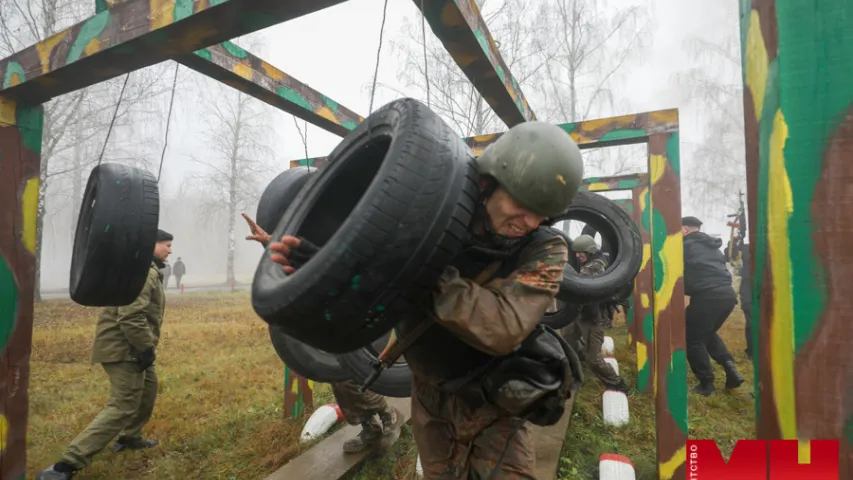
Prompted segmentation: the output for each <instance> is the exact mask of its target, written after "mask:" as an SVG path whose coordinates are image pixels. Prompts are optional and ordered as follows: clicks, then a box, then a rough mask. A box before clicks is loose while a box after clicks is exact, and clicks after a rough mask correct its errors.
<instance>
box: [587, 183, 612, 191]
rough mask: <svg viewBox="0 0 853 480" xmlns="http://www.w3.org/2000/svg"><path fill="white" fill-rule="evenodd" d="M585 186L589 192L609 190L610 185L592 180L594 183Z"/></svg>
mask: <svg viewBox="0 0 853 480" xmlns="http://www.w3.org/2000/svg"><path fill="white" fill-rule="evenodd" d="M586 188H587V190H589V191H590V192H600V191H602V190H610V185H608V184H606V183H604V182H594V183H590V184H589V186H588V187H586Z"/></svg>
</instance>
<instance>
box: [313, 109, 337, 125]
mask: <svg viewBox="0 0 853 480" xmlns="http://www.w3.org/2000/svg"><path fill="white" fill-rule="evenodd" d="M314 113H316V114H317V115H319V116H321V117H323V118H325V119H326V120H329V121H330V122H335V123H336V124H338V125H340V124H341V122H340V120H338V118H337V117H336V116H335V112H333V111H332V109H331V108H329V107H320V109H319V110H317V111H316V112H314Z"/></svg>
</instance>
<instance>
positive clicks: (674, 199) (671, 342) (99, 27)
mask: <svg viewBox="0 0 853 480" xmlns="http://www.w3.org/2000/svg"><path fill="white" fill-rule="evenodd" d="M343 1H345V0H314V1H312V2H306V1H301V0H228V1H216V2H214V1H208V0H157V1H150V0H95V2H94V3H95V5H94V15H93V16H91V17H89V18H87V19H86V20H84V21H82V22H80V23H78V24H76V25H73V26H71V27H69V28H67V29H65V30H63V31H60V32H58V33H56V34H54V35H52V36H51V37H49V38H47V39H44V40H43V41H41V42H38V43H37V44H35V45H32V46H30V47H27V48H25V49H23V50H21V51H19V52H16V53H14V54H13V55H11V56H10V57H8V58H5V59H2V60H0V82H2V83H1V84H0V213H2V215H0V480H5V479H18V478H20V477H21V476H22V475H23V474H24V472H25V464H26V429H27V410H28V384H29V358H30V350H31V343H32V320H33V297H34V284H35V271H34V269H35V251H36V238H37V235H36V225H37V204H38V198H39V188H40V186H39V178H40V177H39V173H40V154H41V144H42V129H43V107H42V105H41V104H42V103H44V102H46V101H48V100H50V99H51V98H54V97H56V96H59V95H63V94H66V93H69V92H72V91H74V90H78V89H81V88H85V87H87V86H90V85H93V84H96V83H99V82H102V81H105V80H109V79H111V78H114V77H117V76H119V75H123V74H126V73H129V72H133V71H135V70H138V69H141V68H144V67H147V66H150V65H154V64H157V63H160V62H163V61H167V60H175V61H177V62H179V63H181V64H183V65H185V66H187V67H189V68H192V69H194V70H196V71H198V72H200V73H203V74H205V75H208V76H210V77H212V78H215V79H217V80H219V81H221V82H223V83H225V84H227V85H230V86H232V87H234V88H236V89H238V90H240V91H241V92H244V93H246V94H247V95H250V96H253V97H255V98H257V99H259V100H261V101H264V102H266V103H268V104H270V105H272V106H274V107H276V108H279V109H281V110H283V111H285V112H288V113H291V114H293V115H295V116H298V117H300V118H302V119H304V120H306V121H308V122H310V123H312V124H314V125H316V126H318V127H320V128H323V129H326V130H328V131H330V132H332V133H335V134H338V135H341V136H343V135H345V134H346V133H347V132H349V131H351V130H352V129H353V128H355V126H356V125H358V123H359V122H361V121H362V120H363V117H361V116H360V115H357V114H355V113H354V112H353V111H352V110H349V109H347V108H345V107H343V106H342V105H340V104H339V103H338V102H335V101H334V100H332V99H331V98H330V97H328V96H326V95H323V94H322V93H320V92H317V91H316V90H313V89H311V88H310V87H308V86H307V85H305V84H303V83H301V82H299V81H298V80H297V79H295V78H294V77H292V76H290V75H288V74H286V73H285V72H282V71H281V70H279V69H277V68H275V67H274V66H272V65H270V64H269V63H268V62H265V61H264V60H262V59H260V58H258V57H257V56H254V55H252V54H251V53H250V52H247V51H246V50H244V49H243V48H241V47H239V46H237V45H235V44H233V43H231V42H229V41H228V40H229V39H231V38H235V37H239V36H242V35H246V34H249V33H252V32H255V31H259V30H262V29H264V28H267V27H269V26H272V25H275V24H277V23H281V22H285V21H288V20H291V19H294V18H298V17H301V16H304V15H307V14H310V13H312V12H315V11H318V10H321V9H324V8H328V7H332V6H334V5H337V4H340V3H343ZM414 4H415V5H416V6H417V8H418V9H420V10H421V11H422V13H423V14H424V16H425V18H426V21H427V23H428V24H429V26H430V28H431V30H432V31H433V33H434V34H435V35H436V37H437V38H438V39H439V40H440V41H441V42H442V44H443V45H444V46H445V48H447V50H448V52H449V53H450V55H451V57H452V58H453V59H454V61H455V62H456V63H457V64H458V65H459V66H460V68H461V69H462V71H463V72H464V73H465V75H466V76H467V77H468V79H469V80H470V81H471V82H472V84H473V85H474V86H475V87H476V89H477V90H478V92H479V93H480V95H481V96H482V97H483V98H484V99H485V100H486V102H488V103H489V105H490V106H491V107H492V108H493V110H494V111H495V112H496V113H497V115H498V116H499V117H500V118H501V119H502V120H503V121H504V123H505V124H506V125H507V126H509V127H512V126H514V125H516V124H518V123H521V122H524V121H530V120H535V119H536V116H535V114H534V112H533V111H532V110H531V108H530V106H529V104H528V102H527V100H526V99H525V97H524V95H523V93H522V92H521V89H520V87H519V85H518V82H517V81H516V80H515V79H514V77H513V76H512V73H511V72H510V70H509V68H507V66H506V63H505V62H504V60H503V59H502V57H501V54H500V52H499V51H498V48H497V44H496V42H495V41H494V39H493V38H492V36H491V34H490V32H489V30H488V27H487V26H486V24H485V21H484V20H483V18H482V16H481V15H480V12H479V10H478V8H477V5H476V3H475V2H474V1H467V2H465V1H462V2H459V1H451V0H415V1H414ZM561 127H562V128H563V129H564V130H565V131H566V132H567V133H568V134H569V135H571V136H572V137H573V138H574V139H575V141H576V142H577V143H578V144H579V145H580V146H581V148H590V147H592V146H596V147H600V146H614V145H626V144H635V143H646V144H647V145H648V176H649V185H648V186H647V187H645V189H644V190H643V193H642V194H641V195H640V200H639V201H640V204H641V205H642V206H643V208H647V209H648V212H649V214H648V216H647V218H646V217H643V219H644V221H645V222H646V223H644V225H647V229H648V232H649V250H648V256H646V255H645V254H644V265H646V266H645V267H644V269H646V268H648V269H650V271H652V272H654V275H653V276H652V277H649V278H650V279H653V280H650V281H653V285H652V289H651V290H649V292H653V294H651V293H649V295H648V296H649V299H648V307H647V308H648V310H647V315H646V316H645V317H643V320H642V324H643V326H644V328H643V332H649V331H651V332H652V335H650V337H653V338H649V340H652V341H654V348H653V349H652V350H650V351H649V350H648V347H647V351H646V356H647V360H646V361H647V362H648V365H649V368H651V366H652V365H666V366H667V368H666V369H664V370H662V371H661V369H657V370H658V371H657V372H656V373H655V374H654V375H650V377H649V378H650V381H651V382H652V383H653V384H654V392H655V401H656V410H657V433H658V435H657V438H658V453H657V455H658V462H659V471H660V476H661V478H677V479H683V478H685V466H684V462H685V439H686V435H687V391H686V381H685V380H686V363H685V355H684V304H683V287H682V278H681V277H682V265H683V261H682V246H681V233H680V226H681V224H680V216H681V204H680V201H679V199H680V182H679V172H680V162H679V142H678V138H679V136H678V113H677V111H676V110H665V111H658V112H649V113H644V114H638V115H626V116H622V117H615V118H607V119H600V120H589V121H584V122H578V123H571V124H563V125H561ZM499 135H500V134H492V135H481V136H477V137H472V138H469V139H466V142H467V143H468V145H469V146H470V147H471V148H472V150H473V151H474V152H475V154H479V153H480V152H481V151H482V149H483V148H485V146H487V145H488V144H490V143H491V142H493V141H494V140H495V139H496V138H497V137H498V136H499ZM646 258H648V259H647V260H646ZM641 303H642V305H646V304H645V301H643V302H641ZM649 325H651V326H649ZM638 345H639V343H638ZM649 371H650V372H651V370H649ZM294 382H295V384H296V385H297V387H298V386H299V384H300V381H299V379H294ZM294 382H290V381H288V383H290V386H288V385H286V387H287V388H285V392H291V391H292V390H291V388H290V387H291V386H292V385H293V383H294ZM305 385H306V386H307V388H310V384H305ZM298 391H299V388H297V392H298ZM300 396H301V395H300ZM303 402H305V398H303ZM295 404H298V401H297V402H295V403H294V404H293V405H295ZM291 413H292V412H291Z"/></svg>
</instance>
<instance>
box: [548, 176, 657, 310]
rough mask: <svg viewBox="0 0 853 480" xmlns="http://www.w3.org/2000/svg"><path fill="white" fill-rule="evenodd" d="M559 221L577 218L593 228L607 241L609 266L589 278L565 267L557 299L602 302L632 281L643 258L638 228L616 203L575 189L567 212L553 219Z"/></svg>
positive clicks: (582, 302) (554, 221)
mask: <svg viewBox="0 0 853 480" xmlns="http://www.w3.org/2000/svg"><path fill="white" fill-rule="evenodd" d="M562 220H578V221H581V222H584V223H586V224H587V225H589V226H590V227H591V228H593V229H595V230H596V231H597V232H599V233H600V234H601V237H602V239H606V240H607V242H608V245H609V246H610V249H611V254H610V265H609V266H608V268H607V270H606V271H605V273H604V274H602V275H598V276H595V277H588V276H582V275H580V273H578V272H577V271H576V270H574V269H566V270H565V272H564V274H563V280H562V281H561V282H560V291H559V293H558V294H557V299H558V300H561V301H564V302H568V303H578V304H586V303H597V302H602V301H605V300H608V299H609V298H611V297H612V296H613V295H614V294H616V293H617V292H619V291H621V290H622V289H624V287H625V285H626V284H627V283H629V282H631V281H633V280H634V278H635V277H636V276H637V273H639V271H640V264H641V262H642V260H643V244H642V240H641V238H640V230H639V229H638V228H637V225H636V224H634V221H633V220H632V219H631V217H630V216H629V215H628V213H627V212H625V210H623V209H622V208H621V207H619V205H617V204H616V202H613V201H612V200H610V199H608V198H607V197H604V196H602V195H599V194H596V193H592V192H578V194H577V195H576V196H575V199H574V201H573V202H572V206H571V207H570V208H569V210H568V212H566V214H564V215H562V216H560V217H558V218H555V219H552V222H553V223H557V222H559V221H562ZM603 241H604V240H602V243H603Z"/></svg>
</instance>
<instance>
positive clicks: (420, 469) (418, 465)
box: [415, 454, 424, 478]
mask: <svg viewBox="0 0 853 480" xmlns="http://www.w3.org/2000/svg"><path fill="white" fill-rule="evenodd" d="M415 473H416V474H417V475H418V478H423V476H424V466H423V465H421V455H420V454H418V463H416V464H415Z"/></svg>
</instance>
